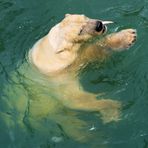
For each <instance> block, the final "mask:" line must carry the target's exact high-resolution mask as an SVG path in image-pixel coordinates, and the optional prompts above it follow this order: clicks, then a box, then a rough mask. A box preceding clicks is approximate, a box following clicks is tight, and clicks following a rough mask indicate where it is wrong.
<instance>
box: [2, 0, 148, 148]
mask: <svg viewBox="0 0 148 148" xmlns="http://www.w3.org/2000/svg"><path fill="white" fill-rule="evenodd" d="M66 13H82V14H85V15H87V16H89V17H91V18H100V19H104V20H113V21H114V22H116V23H115V24H114V25H111V26H110V27H109V32H113V31H118V30H121V29H124V28H135V29H137V32H138V40H137V42H136V44H135V45H134V46H133V47H132V48H130V50H128V51H124V52H122V53H117V54H114V55H113V56H112V57H111V58H110V59H109V60H108V61H107V62H106V63H104V64H103V65H101V67H100V68H98V67H97V66H96V65H95V64H94V65H91V66H88V68H87V69H86V70H85V71H84V72H83V73H82V75H81V83H82V85H83V87H84V89H85V90H87V91H90V92H93V93H100V92H105V93H106V96H107V97H109V98H112V99H115V100H119V101H121V102H122V103H123V110H122V116H121V120H120V121H119V122H112V123H108V124H103V123H102V121H101V120H100V119H99V117H96V116H95V113H84V112H80V113H79V112H75V111H69V110H67V109H66V108H64V109H63V107H62V106H60V104H59V103H58V102H54V103H56V104H57V106H58V108H62V109H61V110H60V111H61V112H58V113H57V114H52V113H51V115H47V116H46V117H44V119H42V120H39V119H37V118H33V117H32V116H31V113H30V112H29V111H30V108H29V107H28V104H30V103H31V102H35V105H34V107H33V109H34V110H33V111H34V112H37V113H38V115H37V116H41V115H42V114H43V113H44V112H45V110H48V109H49V108H48V99H47V98H48V97H51V98H56V96H54V95H53V87H52V85H51V84H50V83H48V82H46V80H45V79H44V78H43V77H42V76H41V75H40V74H38V73H37V72H36V71H35V70H30V69H31V68H30V67H29V65H28V63H27V61H26V55H27V53H28V51H29V49H30V48H31V47H32V45H33V44H34V43H35V42H36V41H37V40H38V39H39V38H41V37H42V36H44V35H45V34H47V32H48V31H49V29H50V28H51V27H52V26H54V25H55V24H56V23H57V22H59V21H60V20H61V19H62V18H63V17H64V14H66ZM147 40H148V0H131V1H129V0H124V1H122V0H110V1H109V0H103V1H100V0H92V1H90V0H81V1H80V0H38V1H35V0H0V148H76V147H77V148H148V115H147V113H148V66H147V64H148V58H147V57H148V45H147ZM35 98H40V99H36V100H35ZM42 98H43V99H42ZM41 100H43V101H41ZM44 101H45V102H46V103H45V102H44ZM35 106H36V107H35ZM27 107H28V108H27ZM51 108H52V105H51V106H50V109H51ZM52 110H54V109H52ZM33 111H32V112H33ZM40 113H41V114H40ZM74 114H76V116H78V117H79V118H80V119H83V120H85V121H86V122H88V125H87V126H86V127H85V126H84V128H83V130H82V129H80V131H81V130H82V131H87V132H89V134H91V135H92V136H93V137H91V138H90V139H89V140H88V141H86V142H79V141H76V140H74V139H73V138H71V137H69V136H68V135H67V134H66V132H65V131H64V130H65V129H66V128H69V129H72V130H73V131H74V130H75V129H76V130H78V129H77V125H75V124H71V123H72V121H73V118H72V117H73V116H74ZM55 116H57V117H55ZM58 117H59V118H58ZM55 118H56V119H59V121H63V123H65V125H67V127H65V128H63V127H62V125H60V123H61V122H58V121H57V122H56V121H55V120H52V119H55ZM67 121H69V123H68V122H67ZM63 126H64V125H63ZM70 126H71V127H70ZM92 126H94V127H95V129H94V130H92V131H90V130H89V129H90V128H91V127H92ZM69 131H70V130H69Z"/></svg>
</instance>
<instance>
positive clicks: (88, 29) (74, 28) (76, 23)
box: [49, 14, 112, 53]
mask: <svg viewBox="0 0 148 148" xmlns="http://www.w3.org/2000/svg"><path fill="white" fill-rule="evenodd" d="M108 23H112V22H111V21H101V20H98V19H90V18H88V17H86V16H85V15H77V14H73V15H71V14H66V15H65V18H64V19H63V20H62V21H61V22H60V23H59V24H57V25H56V26H55V27H53V28H52V29H51V31H50V32H49V41H50V44H51V45H52V47H53V49H54V51H56V52H57V53H60V52H63V51H64V50H71V49H75V50H77V49H79V47H80V45H82V43H84V42H86V41H87V40H89V39H90V38H92V37H95V36H98V35H102V34H104V33H105V32H106V30H107V27H106V25H105V24H108ZM73 47H74V48H73Z"/></svg>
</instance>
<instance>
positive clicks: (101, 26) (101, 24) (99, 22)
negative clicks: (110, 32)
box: [95, 21, 107, 33]
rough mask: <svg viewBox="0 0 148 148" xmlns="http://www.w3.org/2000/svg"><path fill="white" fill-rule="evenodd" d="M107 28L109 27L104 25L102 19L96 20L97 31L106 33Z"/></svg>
mask: <svg viewBox="0 0 148 148" xmlns="http://www.w3.org/2000/svg"><path fill="white" fill-rule="evenodd" d="M106 29H107V27H106V26H105V25H103V23H102V22H101V21H97V22H96V27H95V31H96V32H100V31H102V33H104V32H105V31H106Z"/></svg>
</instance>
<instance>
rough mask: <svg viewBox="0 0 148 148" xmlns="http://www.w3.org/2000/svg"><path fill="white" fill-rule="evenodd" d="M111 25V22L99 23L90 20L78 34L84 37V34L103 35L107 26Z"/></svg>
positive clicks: (99, 21) (98, 21)
mask: <svg viewBox="0 0 148 148" xmlns="http://www.w3.org/2000/svg"><path fill="white" fill-rule="evenodd" d="M111 23H113V22H112V21H101V20H95V21H94V20H91V21H90V22H88V23H87V24H86V25H85V26H83V27H82V28H81V30H80V32H79V35H84V34H85V33H88V34H91V35H98V34H104V33H105V32H106V31H107V26H106V25H107V24H111Z"/></svg>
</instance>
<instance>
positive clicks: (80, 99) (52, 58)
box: [29, 14, 137, 123]
mask: <svg viewBox="0 0 148 148" xmlns="http://www.w3.org/2000/svg"><path fill="white" fill-rule="evenodd" d="M109 23H112V22H111V21H102V20H99V19H90V18H88V17H86V16H85V15H78V14H67V15H66V16H65V18H64V19H63V20H62V21H61V22H60V23H59V24H57V25H55V26H54V27H53V28H52V29H51V30H50V31H49V33H48V34H47V35H46V36H45V37H43V38H42V39H40V40H39V41H38V42H37V43H36V44H35V45H34V46H33V48H32V49H31V50H30V53H29V57H30V61H31V63H32V64H33V65H34V66H35V67H36V68H37V69H38V70H39V71H40V72H41V73H43V74H45V75H47V76H49V77H50V79H51V81H52V82H54V81H55V82H56V81H58V83H60V84H64V88H62V87H57V90H56V92H57V93H59V94H63V97H62V98H61V99H60V101H61V102H62V103H63V104H64V105H65V106H66V107H68V108H71V109H75V110H82V111H98V112H100V114H101V118H102V120H103V122H104V123H107V122H111V121H118V120H119V118H120V109H121V103H120V102H118V101H115V100H111V99H104V98H103V99H96V95H95V94H91V93H89V92H86V91H84V90H83V89H82V88H81V87H80V84H79V81H78V73H79V72H80V71H81V67H85V65H87V64H88V63H90V62H92V61H94V60H98V61H99V60H104V59H105V58H106V57H108V55H110V53H112V52H113V51H122V50H124V49H127V48H129V47H130V46H131V45H133V43H134V42H135V41H136V36H137V35H136V30H135V29H125V30H122V31H119V32H116V33H112V34H109V35H104V34H105V33H106V31H107V26H106V24H109ZM62 86H63V85H62Z"/></svg>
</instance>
